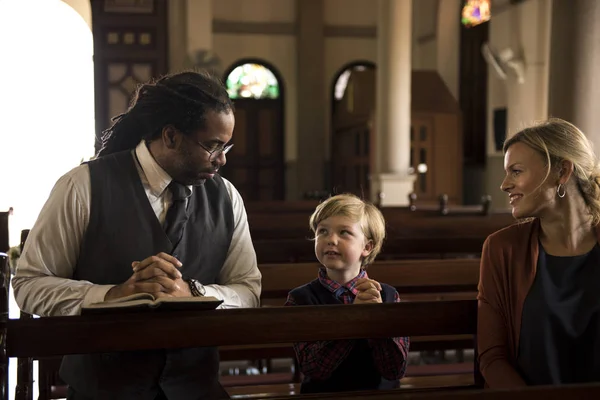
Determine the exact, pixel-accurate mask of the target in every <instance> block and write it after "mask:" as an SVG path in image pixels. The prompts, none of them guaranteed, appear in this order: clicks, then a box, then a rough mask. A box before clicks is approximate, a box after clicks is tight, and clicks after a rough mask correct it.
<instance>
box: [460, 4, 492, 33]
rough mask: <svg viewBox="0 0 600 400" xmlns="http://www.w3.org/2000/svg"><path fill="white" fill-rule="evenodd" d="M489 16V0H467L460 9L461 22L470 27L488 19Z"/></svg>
mask: <svg viewBox="0 0 600 400" xmlns="http://www.w3.org/2000/svg"><path fill="white" fill-rule="evenodd" d="M491 16H492V14H491V10H490V0H467V1H465V5H464V7H463V9H462V19H461V22H462V24H463V25H465V26H467V27H471V26H475V25H479V24H481V23H483V22H486V21H489V20H490V17H491Z"/></svg>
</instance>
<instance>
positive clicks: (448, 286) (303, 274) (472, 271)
mask: <svg viewBox="0 0 600 400" xmlns="http://www.w3.org/2000/svg"><path fill="white" fill-rule="evenodd" d="M319 267H320V264H318V263H298V264H260V265H259V269H260V272H261V274H262V293H261V298H262V300H263V302H264V300H265V299H273V298H283V299H285V297H286V296H287V293H288V292H289V291H290V290H291V289H293V288H295V287H297V286H301V285H303V284H305V283H308V282H310V281H312V280H313V279H315V278H316V277H317V272H318V269H319ZM367 272H368V274H369V277H371V278H373V279H375V280H379V281H381V282H384V283H387V284H388V285H392V286H394V287H395V288H396V289H397V290H398V292H399V293H400V294H401V295H404V294H407V293H413V294H414V293H417V294H418V293H448V292H473V293H474V292H476V291H477V283H478V282H479V259H478V258H475V259H445V260H392V261H377V262H375V263H374V264H373V265H371V266H369V268H368V269H367ZM279 305H282V304H279Z"/></svg>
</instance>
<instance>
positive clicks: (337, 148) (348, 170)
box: [331, 120, 372, 198]
mask: <svg viewBox="0 0 600 400" xmlns="http://www.w3.org/2000/svg"><path fill="white" fill-rule="evenodd" d="M371 139H372V138H371V129H370V125H369V122H368V121H366V120H364V121H362V122H359V123H356V124H355V125H352V126H348V127H340V128H334V132H333V140H332V147H331V159H332V164H333V165H332V170H333V174H332V185H333V191H334V192H335V193H342V192H349V193H354V194H355V195H357V196H360V197H364V198H368V197H369V191H370V185H369V175H370V173H371V168H370V163H371V161H370V160H371V159H370V157H371V148H372V145H371Z"/></svg>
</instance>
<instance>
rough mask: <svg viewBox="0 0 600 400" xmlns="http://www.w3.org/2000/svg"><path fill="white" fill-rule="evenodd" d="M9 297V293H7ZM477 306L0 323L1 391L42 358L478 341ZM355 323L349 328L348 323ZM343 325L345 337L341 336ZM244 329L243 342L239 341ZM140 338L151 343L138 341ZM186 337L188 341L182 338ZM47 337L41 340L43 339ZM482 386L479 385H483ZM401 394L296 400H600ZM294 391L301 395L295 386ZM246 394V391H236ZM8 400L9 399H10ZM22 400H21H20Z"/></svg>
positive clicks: (556, 392) (536, 390) (592, 391)
mask: <svg viewBox="0 0 600 400" xmlns="http://www.w3.org/2000/svg"><path fill="white" fill-rule="evenodd" d="M4 292H7V291H6V290H5V291H4ZM476 316H477V305H476V303H475V301H450V302H430V303H421V302H414V303H398V304H383V305H358V306H355V307H344V306H335V305H334V306H316V307H281V308H273V309H249V310H213V311H205V312H201V313H198V312H174V313H159V312H158V313H152V312H148V313H140V314H121V315H102V316H77V317H52V318H39V319H32V320H23V321H22V320H6V319H5V320H3V321H1V322H0V329H2V334H3V337H5V338H6V340H5V341H3V342H2V343H0V344H1V345H2V350H3V351H2V352H1V353H0V354H2V357H1V358H0V366H1V367H2V371H3V374H2V377H1V378H2V379H3V380H2V382H1V383H2V385H1V386H0V390H2V391H3V393H6V390H7V380H6V378H7V373H6V372H7V370H6V367H7V365H8V357H40V356H56V355H63V354H80V353H94V352H110V351H129V350H148V349H153V348H157V347H162V348H183V347H196V346H223V345H247V344H268V343H282V342H293V341H310V340H336V339H353V338H361V337H390V336H397V335H407V336H419V335H432V334H464V333H467V334H473V333H475V329H476ZM349 320H351V321H354V323H353V324H352V325H345V323H346V321H349ZM341 325H344V326H345V329H339V326H341ZM240 326H244V327H245V330H244V333H245V334H244V335H241V336H240V335H238V330H239V327H240ZM140 330H142V331H144V332H145V335H142V336H140V335H136V332H139V331H140ZM182 330H185V331H186V332H189V335H184V336H181V335H177V333H178V332H181V331H182ZM41 333H43V334H41ZM477 382H478V383H479V384H481V381H479V380H478V381H477ZM465 383H466V385H460V386H455V385H452V386H451V387H436V388H421V389H411V388H401V389H397V390H391V391H369V392H355V393H333V394H318V395H298V396H294V399H299V400H303V399H337V400H343V399H348V400H350V399H372V398H376V399H429V400H458V399H483V398H485V399H486V400H497V399H498V400H500V399H502V400H504V399H510V400H521V399H523V400H524V399H527V400H529V399H530V398H532V397H533V398H535V396H544V399H545V400H555V399H557V400H558V399H561V400H563V399H565V398H577V399H596V398H598V396H600V385H598V384H587V385H573V386H569V385H567V386H561V387H553V388H545V387H531V388H526V389H518V390H510V391H508V390H500V391H493V390H485V391H482V390H479V389H478V387H479V386H478V385H476V384H472V383H471V382H470V381H465ZM292 389H294V390H295V387H294V386H292ZM238 390H241V389H238ZM4 398H5V397H4ZM253 398H270V399H271V400H277V399H279V400H284V399H285V400H290V399H291V396H290V395H283V396H277V395H270V394H268V393H263V394H262V395H260V396H255V397H253ZM18 400H20V399H18Z"/></svg>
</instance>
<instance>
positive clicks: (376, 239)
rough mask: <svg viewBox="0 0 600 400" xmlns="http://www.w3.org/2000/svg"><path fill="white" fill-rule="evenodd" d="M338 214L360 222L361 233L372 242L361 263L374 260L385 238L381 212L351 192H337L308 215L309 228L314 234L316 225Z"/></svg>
mask: <svg viewBox="0 0 600 400" xmlns="http://www.w3.org/2000/svg"><path fill="white" fill-rule="evenodd" d="M338 215H342V216H344V217H347V218H350V219H351V220H353V221H354V222H358V223H360V226H361V228H362V232H363V234H364V235H365V237H366V238H367V240H368V241H370V242H371V243H372V244H373V250H372V251H371V253H369V255H368V256H366V257H365V258H364V259H363V260H362V263H361V265H362V267H363V268H365V267H366V266H367V265H369V264H371V263H372V262H373V261H375V257H377V255H378V254H379V252H380V251H381V246H382V245H383V240H384V239H385V219H384V218H383V214H381V211H379V209H378V208H377V207H375V206H374V205H373V204H371V203H370V202H367V201H365V200H362V199H360V198H358V197H357V196H355V195H353V194H349V193H344V194H338V195H336V196H333V197H330V198H328V199H327V200H325V201H324V202H323V203H321V204H319V205H318V206H317V208H316V209H315V212H314V213H313V214H312V215H311V216H310V222H309V224H310V229H311V230H312V231H313V233H314V234H316V233H317V226H318V225H319V223H321V221H323V220H325V219H327V218H329V217H334V216H338Z"/></svg>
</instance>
